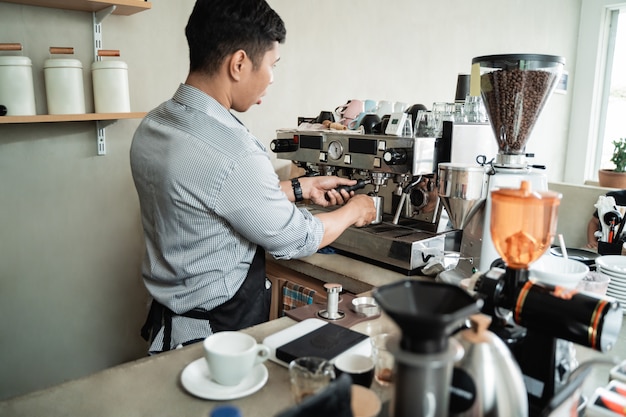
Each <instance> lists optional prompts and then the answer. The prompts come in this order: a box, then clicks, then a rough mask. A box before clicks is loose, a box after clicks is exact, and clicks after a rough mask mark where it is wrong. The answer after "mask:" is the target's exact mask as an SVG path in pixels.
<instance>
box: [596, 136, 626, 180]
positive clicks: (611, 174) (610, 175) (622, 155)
mask: <svg viewBox="0 0 626 417" xmlns="http://www.w3.org/2000/svg"><path fill="white" fill-rule="evenodd" d="M613 146H614V148H613V156H612V157H611V162H613V163H614V164H615V169H601V170H599V171H598V181H599V182H600V187H608V188H619V189H626V138H620V139H619V140H614V141H613Z"/></svg>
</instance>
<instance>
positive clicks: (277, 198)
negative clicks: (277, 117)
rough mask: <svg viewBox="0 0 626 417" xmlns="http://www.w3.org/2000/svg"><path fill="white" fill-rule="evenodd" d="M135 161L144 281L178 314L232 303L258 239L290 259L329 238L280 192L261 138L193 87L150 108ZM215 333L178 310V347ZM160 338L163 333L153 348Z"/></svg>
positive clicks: (137, 134) (133, 156) (175, 341)
mask: <svg viewBox="0 0 626 417" xmlns="http://www.w3.org/2000/svg"><path fill="white" fill-rule="evenodd" d="M130 162H131V170H132V175H133V180H134V182H135V187H136V189H137V193H138V195H139V202H140V207H141V218H142V225H143V230H144V238H145V244H146V254H145V258H144V262H143V266H142V275H143V278H144V282H145V285H146V287H147V289H148V291H149V292H150V294H151V295H152V296H153V297H154V298H155V299H156V300H158V301H159V302H160V303H162V304H163V305H165V306H167V307H169V308H170V309H171V310H173V311H174V312H176V313H183V312H186V311H189V310H191V309H194V308H200V309H205V310H211V309H212V308H214V307H216V306H218V305H221V304H223V303H224V302H225V301H227V300H229V299H230V298H231V297H232V296H233V295H234V294H235V292H236V291H237V290H238V289H239V287H240V286H241V284H242V282H243V280H244V279H245V277H246V274H247V272H248V269H249V266H250V263H251V262H252V258H253V256H254V253H255V251H256V247H257V245H261V246H262V247H263V248H265V250H266V251H267V252H268V253H270V254H271V255H272V256H273V257H274V258H276V259H290V258H298V257H304V256H308V255H311V254H313V253H315V251H316V250H317V249H318V246H319V244H320V242H321V240H322V236H323V233H324V230H323V226H322V223H321V221H320V220H318V219H317V218H315V217H313V216H312V215H311V214H310V213H309V212H308V211H307V210H305V209H300V208H297V207H296V206H295V205H294V204H293V203H291V202H290V201H289V200H288V199H287V196H285V194H284V193H283V192H282V191H281V189H280V185H279V179H278V176H277V175H276V173H275V172H274V168H273V166H272V164H271V161H270V158H269V155H268V154H267V151H266V149H265V147H264V146H263V144H262V143H260V142H259V140H258V139H256V138H255V137H254V136H253V135H252V134H250V132H249V131H248V130H247V129H246V128H245V127H244V126H243V125H242V124H241V123H240V122H239V120H237V119H236V118H235V116H234V115H233V114H231V113H230V111H228V110H227V109H226V108H224V107H223V106H222V105H220V104H219V103H218V102H217V101H216V100H215V99H213V98H212V97H210V96H208V95H206V94H205V93H203V92H201V91H200V90H198V89H196V88H193V87H191V86H188V85H185V84H181V85H180V86H179V88H178V90H177V91H176V93H175V95H174V97H173V98H172V99H170V100H168V101H166V102H165V103H163V104H161V105H160V106H159V107H157V108H156V109H154V110H152V111H151V112H150V113H148V115H147V116H146V117H145V119H144V120H143V121H142V122H141V124H140V126H139V127H138V129H137V131H136V132H135V135H134V138H133V142H132V145H131V149H130ZM210 332H211V331H210V326H209V324H208V323H207V322H204V321H200V320H194V319H189V318H184V317H174V323H173V332H172V345H173V346H175V345H177V344H179V343H182V342H185V341H188V340H192V339H198V338H203V337H206V336H208V335H209V334H210ZM161 338H162V331H161V333H160V335H159V336H158V337H157V340H155V343H153V346H154V345H155V344H158V341H159V340H160V339H161ZM156 350H160V349H156Z"/></svg>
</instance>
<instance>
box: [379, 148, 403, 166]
mask: <svg viewBox="0 0 626 417" xmlns="http://www.w3.org/2000/svg"><path fill="white" fill-rule="evenodd" d="M383 159H384V160H385V162H386V163H387V165H402V164H406V161H407V154H406V150H405V149H393V148H391V149H389V150H387V151H385V153H384V154H383Z"/></svg>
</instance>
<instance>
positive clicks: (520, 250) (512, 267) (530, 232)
mask: <svg viewBox="0 0 626 417" xmlns="http://www.w3.org/2000/svg"><path fill="white" fill-rule="evenodd" d="M560 198H561V195H560V194H558V193H555V192H551V191H534V190H533V189H532V187H531V184H530V182H528V181H525V180H524V181H522V182H521V184H520V187H519V188H500V189H497V190H493V191H492V192H491V214H490V216H491V219H490V220H491V222H490V234H491V240H492V242H493V243H494V245H495V247H496V250H497V251H498V253H499V255H500V256H501V257H502V260H503V262H504V268H500V267H494V268H491V269H489V270H488V271H487V272H485V273H484V274H476V275H475V276H474V277H473V278H472V279H473V280H474V283H473V284H472V285H470V287H471V288H470V289H471V290H473V291H475V292H476V296H477V297H478V298H480V299H482V300H483V301H484V305H483V308H482V312H483V313H484V314H488V315H490V316H491V317H492V318H493V321H492V324H491V327H490V330H491V331H492V332H493V333H495V334H496V335H498V336H499V337H500V338H501V339H502V340H503V341H504V342H505V343H506V345H507V346H508V347H509V349H510V350H511V352H512V353H513V356H514V358H515V360H516V361H517V363H518V365H519V367H520V369H521V371H522V374H523V379H524V384H525V387H526V393H527V396H528V405H529V415H531V416H539V415H541V413H542V411H543V410H544V408H546V406H547V405H548V404H549V402H550V401H551V400H552V399H553V398H554V397H555V396H556V395H557V394H558V393H559V392H560V391H561V390H563V389H564V388H565V386H566V385H567V382H568V380H569V376H570V375H571V372H572V371H573V370H574V369H575V367H576V364H575V363H572V362H573V361H572V359H574V358H573V354H572V353H571V352H570V350H569V349H568V345H571V342H573V343H577V344H579V345H582V346H587V347H590V348H592V349H595V350H598V351H601V352H607V351H609V350H611V349H612V348H613V346H614V344H615V342H616V341H617V337H618V334H619V331H620V328H621V325H622V317H623V315H622V310H621V307H620V305H619V303H618V302H617V301H615V300H613V299H608V298H598V297H596V296H593V295H587V294H583V293H579V292H577V291H576V290H574V289H567V288H562V287H558V286H551V285H547V284H539V283H533V282H532V281H530V280H529V272H528V268H529V265H530V264H531V263H532V262H534V261H535V260H537V259H538V258H539V257H541V256H542V255H543V254H544V253H545V251H546V250H547V249H548V248H549V247H550V243H551V242H552V240H553V238H554V234H555V231H556V220H557V209H558V206H559V203H560ZM574 362H575V361H574Z"/></svg>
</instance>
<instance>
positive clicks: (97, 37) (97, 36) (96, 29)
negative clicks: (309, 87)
mask: <svg viewBox="0 0 626 417" xmlns="http://www.w3.org/2000/svg"><path fill="white" fill-rule="evenodd" d="M115 9H116V6H109V7H107V8H106V9H102V10H100V11H97V12H93V55H94V61H100V60H101V59H102V57H100V56H98V51H99V50H100V49H102V21H104V19H106V18H107V17H108V16H109V15H110V14H111V13H113V12H114V11H115Z"/></svg>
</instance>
